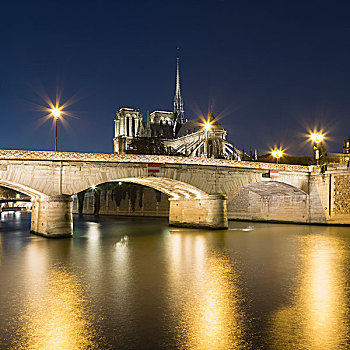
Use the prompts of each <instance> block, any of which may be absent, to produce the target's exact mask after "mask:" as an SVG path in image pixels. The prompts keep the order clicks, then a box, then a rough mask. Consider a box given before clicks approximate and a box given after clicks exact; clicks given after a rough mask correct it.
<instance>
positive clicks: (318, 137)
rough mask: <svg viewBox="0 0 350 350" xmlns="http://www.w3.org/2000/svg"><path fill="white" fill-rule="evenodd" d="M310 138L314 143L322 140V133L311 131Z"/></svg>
mask: <svg viewBox="0 0 350 350" xmlns="http://www.w3.org/2000/svg"><path fill="white" fill-rule="evenodd" d="M310 138H311V140H312V141H313V142H315V143H320V142H321V141H322V140H323V135H322V134H320V133H313V134H311V135H310Z"/></svg>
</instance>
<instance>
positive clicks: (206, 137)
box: [204, 120, 212, 157]
mask: <svg viewBox="0 0 350 350" xmlns="http://www.w3.org/2000/svg"><path fill="white" fill-rule="evenodd" d="M211 127H212V125H211V123H210V122H209V120H207V121H206V122H205V123H204V130H205V150H204V153H205V154H206V156H207V157H208V153H209V150H208V148H209V147H208V132H209V131H210V129H211Z"/></svg>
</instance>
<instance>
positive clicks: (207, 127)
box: [204, 122, 211, 131]
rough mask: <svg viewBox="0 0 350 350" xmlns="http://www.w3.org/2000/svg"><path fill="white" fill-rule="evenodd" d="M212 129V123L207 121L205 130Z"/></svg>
mask: <svg viewBox="0 0 350 350" xmlns="http://www.w3.org/2000/svg"><path fill="white" fill-rule="evenodd" d="M210 129H211V125H210V123H209V122H205V123H204V130H205V131H210Z"/></svg>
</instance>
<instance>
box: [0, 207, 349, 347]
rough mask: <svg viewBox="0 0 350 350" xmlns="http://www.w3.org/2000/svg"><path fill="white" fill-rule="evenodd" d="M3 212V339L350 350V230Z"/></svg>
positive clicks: (35, 343) (10, 342)
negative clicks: (37, 217)
mask: <svg viewBox="0 0 350 350" xmlns="http://www.w3.org/2000/svg"><path fill="white" fill-rule="evenodd" d="M29 225H30V215H29V214H20V213H17V214H11V213H2V214H1V222H0V230H1V233H0V320H1V324H0V348H1V349H48V350H55V349H69V350H70V349H72V350H73V349H225V350H226V349H312V350H317V349H322V350H324V349H327V350H332V349H334V350H335V349H337V350H339V349H349V348H350V312H349V311H350V267H349V266H350V228H349V227H326V226H307V225H283V224H263V223H249V222H230V224H229V226H230V227H229V229H228V230H222V231H205V230H195V229H180V228H169V227H168V226H167V221H166V220H161V219H121V218H112V217H101V218H99V219H95V218H94V217H89V216H86V217H83V218H79V217H75V218H74V238H73V239H58V240H51V239H50V240H49V239H45V238H42V237H38V236H34V235H30V234H29Z"/></svg>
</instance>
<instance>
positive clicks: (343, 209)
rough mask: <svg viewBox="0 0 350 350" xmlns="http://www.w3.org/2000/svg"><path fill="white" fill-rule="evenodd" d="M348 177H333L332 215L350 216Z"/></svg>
mask: <svg viewBox="0 0 350 350" xmlns="http://www.w3.org/2000/svg"><path fill="white" fill-rule="evenodd" d="M349 198H350V176H349V175H337V176H334V203H333V213H334V214H350V200H349Z"/></svg>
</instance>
